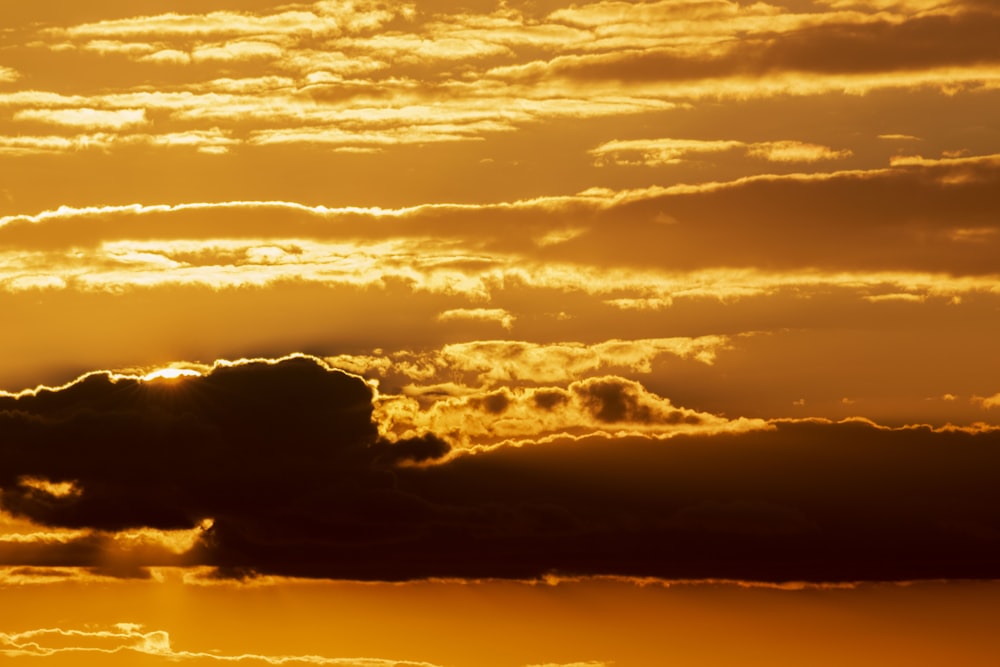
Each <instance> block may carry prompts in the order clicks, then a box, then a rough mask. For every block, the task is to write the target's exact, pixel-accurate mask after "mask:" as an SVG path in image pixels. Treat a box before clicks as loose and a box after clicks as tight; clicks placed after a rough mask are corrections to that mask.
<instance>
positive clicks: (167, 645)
mask: <svg viewBox="0 0 1000 667" xmlns="http://www.w3.org/2000/svg"><path fill="white" fill-rule="evenodd" d="M60 654H69V655H74V654H76V655H80V656H83V655H102V654H103V655H105V656H108V655H115V654H125V655H129V654H132V655H142V656H150V657H156V658H163V659H165V660H169V661H171V662H181V663H183V662H191V661H197V662H200V663H201V662H208V663H217V662H225V663H240V662H249V663H255V664H261V663H263V664H265V665H342V666H343V667H437V666H436V665H433V664H431V663H429V662H412V661H409V660H387V659H382V658H362V657H358V658H329V657H323V656H318V655H260V654H254V653H246V654H240V655H226V654H224V653H220V652H218V651H211V652H201V651H186V650H182V649H176V648H174V646H173V644H172V642H171V638H170V633H168V632H167V631H165V630H147V629H146V628H144V627H143V626H141V625H139V624H136V623H116V624H115V625H113V626H110V627H108V628H106V629H92V628H86V629H82V630H80V629H62V628H42V629H37V630H25V631H22V632H12V633H7V632H5V633H0V655H5V656H7V657H10V658H23V657H34V658H42V657H49V656H55V655H60Z"/></svg>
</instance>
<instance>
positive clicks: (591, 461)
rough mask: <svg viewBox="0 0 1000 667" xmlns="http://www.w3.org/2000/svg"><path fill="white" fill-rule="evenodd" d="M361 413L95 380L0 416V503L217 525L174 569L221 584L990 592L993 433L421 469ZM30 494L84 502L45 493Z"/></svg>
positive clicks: (860, 426)
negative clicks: (272, 580)
mask: <svg viewBox="0 0 1000 667" xmlns="http://www.w3.org/2000/svg"><path fill="white" fill-rule="evenodd" d="M595 400H598V399H597V397H595ZM371 401H372V394H371V390H370V388H369V387H368V386H367V385H366V384H365V383H364V382H363V381H362V380H360V379H358V378H356V377H354V376H350V375H347V374H343V373H340V372H336V371H329V370H327V369H325V368H323V367H322V366H320V365H318V364H317V363H316V362H314V361H312V360H310V359H306V358H297V359H290V360H286V361H283V362H281V363H278V364H273V365H270V364H265V363H253V364H247V365H242V366H236V367H223V368H218V369H216V370H215V371H214V372H212V373H211V374H210V375H207V376H204V377H200V378H188V379H183V380H180V381H176V382H141V381H137V380H119V381H118V382H112V381H111V380H110V379H109V378H108V377H107V376H105V375H100V374H98V375H93V376H90V377H89V378H88V379H85V380H83V381H81V382H79V383H77V384H75V385H72V386H70V387H68V388H66V389H63V390H60V391H42V392H40V393H39V394H38V395H36V396H23V397H21V398H12V397H5V398H0V486H2V487H3V489H4V490H3V495H2V504H3V507H4V508H5V509H6V510H8V511H10V512H13V513H15V514H18V515H22V516H25V517H29V518H31V519H33V520H34V521H37V522H40V523H42V524H48V525H52V526H67V527H80V528H92V529H95V530H99V531H107V530H117V529H122V528H127V527H138V526H150V527H157V528H189V527H192V526H195V525H197V524H198V522H199V521H201V520H202V519H205V518H212V519H214V526H213V527H212V528H211V529H210V530H209V531H208V532H207V533H206V534H205V535H204V537H203V539H202V540H201V541H200V543H199V544H198V545H197V546H196V547H195V548H194V549H193V550H192V551H191V552H190V553H188V554H187V555H186V556H185V557H184V562H185V563H188V564H208V565H213V566H216V567H217V568H218V570H219V572H220V574H222V575H223V576H244V575H248V574H252V573H273V574H283V575H300V576H307V577H330V578H346V579H363V580H405V579H413V578H423V577H475V578H479V577H513V578H533V577H537V576H540V575H544V574H546V573H561V574H566V575H586V574H620V575H638V576H656V577H665V578H739V579H747V580H760V581H784V580H806V581H844V580H901V579H919V578H992V577H998V576H1000V485H997V484H996V471H997V470H998V469H1000V435H998V434H996V433H985V434H977V435H973V434H969V433H965V432H943V433H935V432H932V431H930V430H928V429H922V428H918V429H910V430H897V431H887V430H879V429H876V428H874V427H872V426H870V425H868V424H865V423H860V422H858V423H847V424H839V425H834V424H827V423H796V424H792V423H784V424H778V425H777V429H776V430H774V431H770V432H756V433H746V434H734V435H724V436H711V437H705V436H701V437H695V436H692V437H677V438H674V439H672V440H670V441H666V442H658V441H648V440H643V439H616V440H609V439H606V438H600V437H593V438H589V439H585V440H582V441H577V442H569V441H567V442H556V443H551V444H546V445H539V446H536V447H526V448H520V449H515V448H507V449H500V450H496V451H493V452H490V453H486V454H478V455H475V456H463V457H459V458H456V459H454V460H451V461H450V462H447V463H437V464H434V465H430V466H426V467H416V466H413V465H409V464H412V463H414V462H430V463H434V462H435V461H437V460H438V459H441V458H442V457H443V456H444V455H445V454H446V453H447V452H448V445H447V444H446V443H444V442H443V441H441V440H440V439H438V438H436V437H435V436H432V435H431V436H427V437H425V438H421V439H414V440H409V441H404V442H402V443H396V444H390V443H387V442H385V441H382V440H380V439H379V438H378V435H377V430H376V428H375V425H374V424H373V422H372V402H371ZM600 407H601V406H595V409H600ZM26 477H36V478H45V479H48V480H51V481H54V482H55V481H74V482H75V483H76V484H77V485H78V487H79V488H80V489H82V492H81V493H79V494H75V495H74V494H71V495H67V496H65V497H61V498H60V497H55V496H53V495H50V494H48V493H45V492H43V491H39V490H37V489H34V488H32V487H30V486H28V485H25V484H22V483H21V482H22V481H23V480H24V479H25V478H26ZM91 541H93V540H91ZM93 550H94V549H91V550H90V551H88V550H87V549H81V550H79V551H78V555H77V556H75V557H73V558H69V557H64V558H63V559H62V560H53V559H52V558H46V556H45V553H44V549H37V548H32V549H24V548H21V549H20V550H18V551H16V552H14V551H10V550H9V549H8V550H7V552H6V556H4V558H3V560H4V561H5V562H6V563H7V564H8V565H39V566H41V565H51V564H63V565H68V564H76V565H85V566H86V565H93V563H92V562H90V561H89V560H88V556H87V555H86V554H88V553H92V552H93ZM16 554H20V556H16ZM18 558H20V559H21V560H23V562H16V561H17V560H18ZM74 558H75V560H74ZM146 564H149V565H152V564H156V563H154V562H149V563H146Z"/></svg>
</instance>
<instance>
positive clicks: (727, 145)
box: [589, 139, 851, 167]
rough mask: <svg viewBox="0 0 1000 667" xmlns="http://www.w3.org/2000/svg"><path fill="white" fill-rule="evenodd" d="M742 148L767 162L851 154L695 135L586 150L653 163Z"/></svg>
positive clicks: (609, 160) (598, 156) (615, 160)
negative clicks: (698, 137) (692, 137)
mask: <svg viewBox="0 0 1000 667" xmlns="http://www.w3.org/2000/svg"><path fill="white" fill-rule="evenodd" d="M737 149H739V150H742V151H743V152H744V153H745V154H746V155H747V156H749V157H753V158H758V159H762V160H767V161H770V162H819V161H821V160H840V159H843V158H846V157H850V156H851V151H850V150H847V149H843V150H834V149H832V148H830V147H829V146H820V145H818V144H811V143H807V142H802V141H761V142H753V143H747V142H744V141H733V140H711V141H709V140H699V139H630V140H615V141H608V142H605V143H603V144H601V145H600V146H598V147H597V148H594V149H591V150H590V151H589V153H590V154H591V155H593V156H594V157H595V160H596V163H597V165H598V166H603V165H608V164H613V165H644V166H647V167H657V166H662V165H667V164H680V163H682V162H684V161H687V160H691V159H693V158H696V157H698V156H703V155H706V154H712V153H725V152H729V151H733V150H737Z"/></svg>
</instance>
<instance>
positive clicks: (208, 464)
mask: <svg viewBox="0 0 1000 667" xmlns="http://www.w3.org/2000/svg"><path fill="white" fill-rule="evenodd" d="M371 401H372V391H371V388H370V387H369V386H368V385H367V384H366V383H365V382H364V381H363V380H361V379H360V378H358V377H355V376H351V375H347V374H345V373H341V372H336V371H329V370H327V369H326V368H324V367H323V366H321V365H319V364H318V363H317V362H315V361H313V360H311V359H309V358H292V359H287V360H284V361H282V362H280V363H276V364H269V363H265V362H257V363H249V364H243V365H237V366H231V367H226V366H221V367H218V368H216V369H214V370H213V371H212V372H211V373H210V374H208V375H206V376H204V377H197V378H182V379H178V380H173V381H166V380H161V381H154V382H144V381H141V380H137V379H127V378H126V379H117V380H116V379H114V378H113V377H112V376H111V375H109V374H103V373H98V374H92V375H90V376H88V377H86V378H84V379H83V380H81V381H79V382H77V383H74V384H72V385H71V386H69V387H67V388H65V389H62V390H56V391H53V390H42V391H40V392H38V393H37V394H36V395H27V396H22V397H20V398H12V397H5V398H2V399H0V433H2V436H0V438H2V440H0V487H2V488H3V492H2V494H3V495H2V496H0V498H2V502H3V506H4V507H5V508H7V509H8V510H9V511H11V512H13V513H15V514H18V515H23V516H26V517H29V518H31V519H33V520H35V521H39V522H41V523H45V524H49V525H58V526H66V527H90V528H98V529H104V530H117V529H123V528H130V527H136V526H149V527H154V528H161V529H171V528H191V527H193V526H195V525H197V524H198V523H199V522H200V521H201V520H202V519H204V518H209V517H215V516H225V515H227V514H230V513H232V514H236V515H244V514H255V515H256V514H268V513H273V512H283V511H290V512H292V513H294V511H295V510H294V509H293V508H294V507H296V506H299V505H303V504H309V502H310V501H309V500H308V499H309V497H310V496H311V495H313V494H316V493H320V492H323V491H324V490H325V489H327V488H328V487H340V486H345V485H346V486H352V485H362V486H374V487H378V486H382V485H391V474H390V473H387V472H386V471H385V470H383V469H382V468H384V467H385V466H386V465H391V464H393V463H397V462H401V461H413V462H420V461H426V460H429V459H433V458H438V457H440V456H442V455H443V454H444V453H446V452H447V445H445V444H444V443H443V442H441V441H439V440H436V439H434V438H430V437H428V438H423V439H420V440H418V441H414V442H404V443H402V444H400V445H398V446H395V447H393V446H389V445H388V444H386V443H384V442H381V441H379V439H378V434H377V430H376V426H375V424H374V422H373V421H372V402H371ZM24 478H42V479H47V480H50V481H52V482H74V483H75V484H76V485H77V486H78V487H79V488H80V490H81V491H80V493H76V494H67V495H64V496H55V495H51V494H49V493H46V492H44V491H40V490H38V489H37V488H34V487H32V486H28V485H25V484H23V483H22V480H23V479H24ZM369 478H370V479H369Z"/></svg>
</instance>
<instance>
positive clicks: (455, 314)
mask: <svg viewBox="0 0 1000 667" xmlns="http://www.w3.org/2000/svg"><path fill="white" fill-rule="evenodd" d="M515 319H516V318H515V317H514V316H513V315H511V314H510V313H509V312H507V311H506V310H504V309H503V308H456V309H453V310H446V311H444V312H442V313H440V314H439V315H438V321H440V322H449V321H455V320H459V321H461V320H467V321H468V320H471V321H476V320H481V321H486V322H497V323H499V324H500V326H501V327H503V328H504V329H507V330H508V331H510V330H511V329H512V328H513V326H514V320H515Z"/></svg>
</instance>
